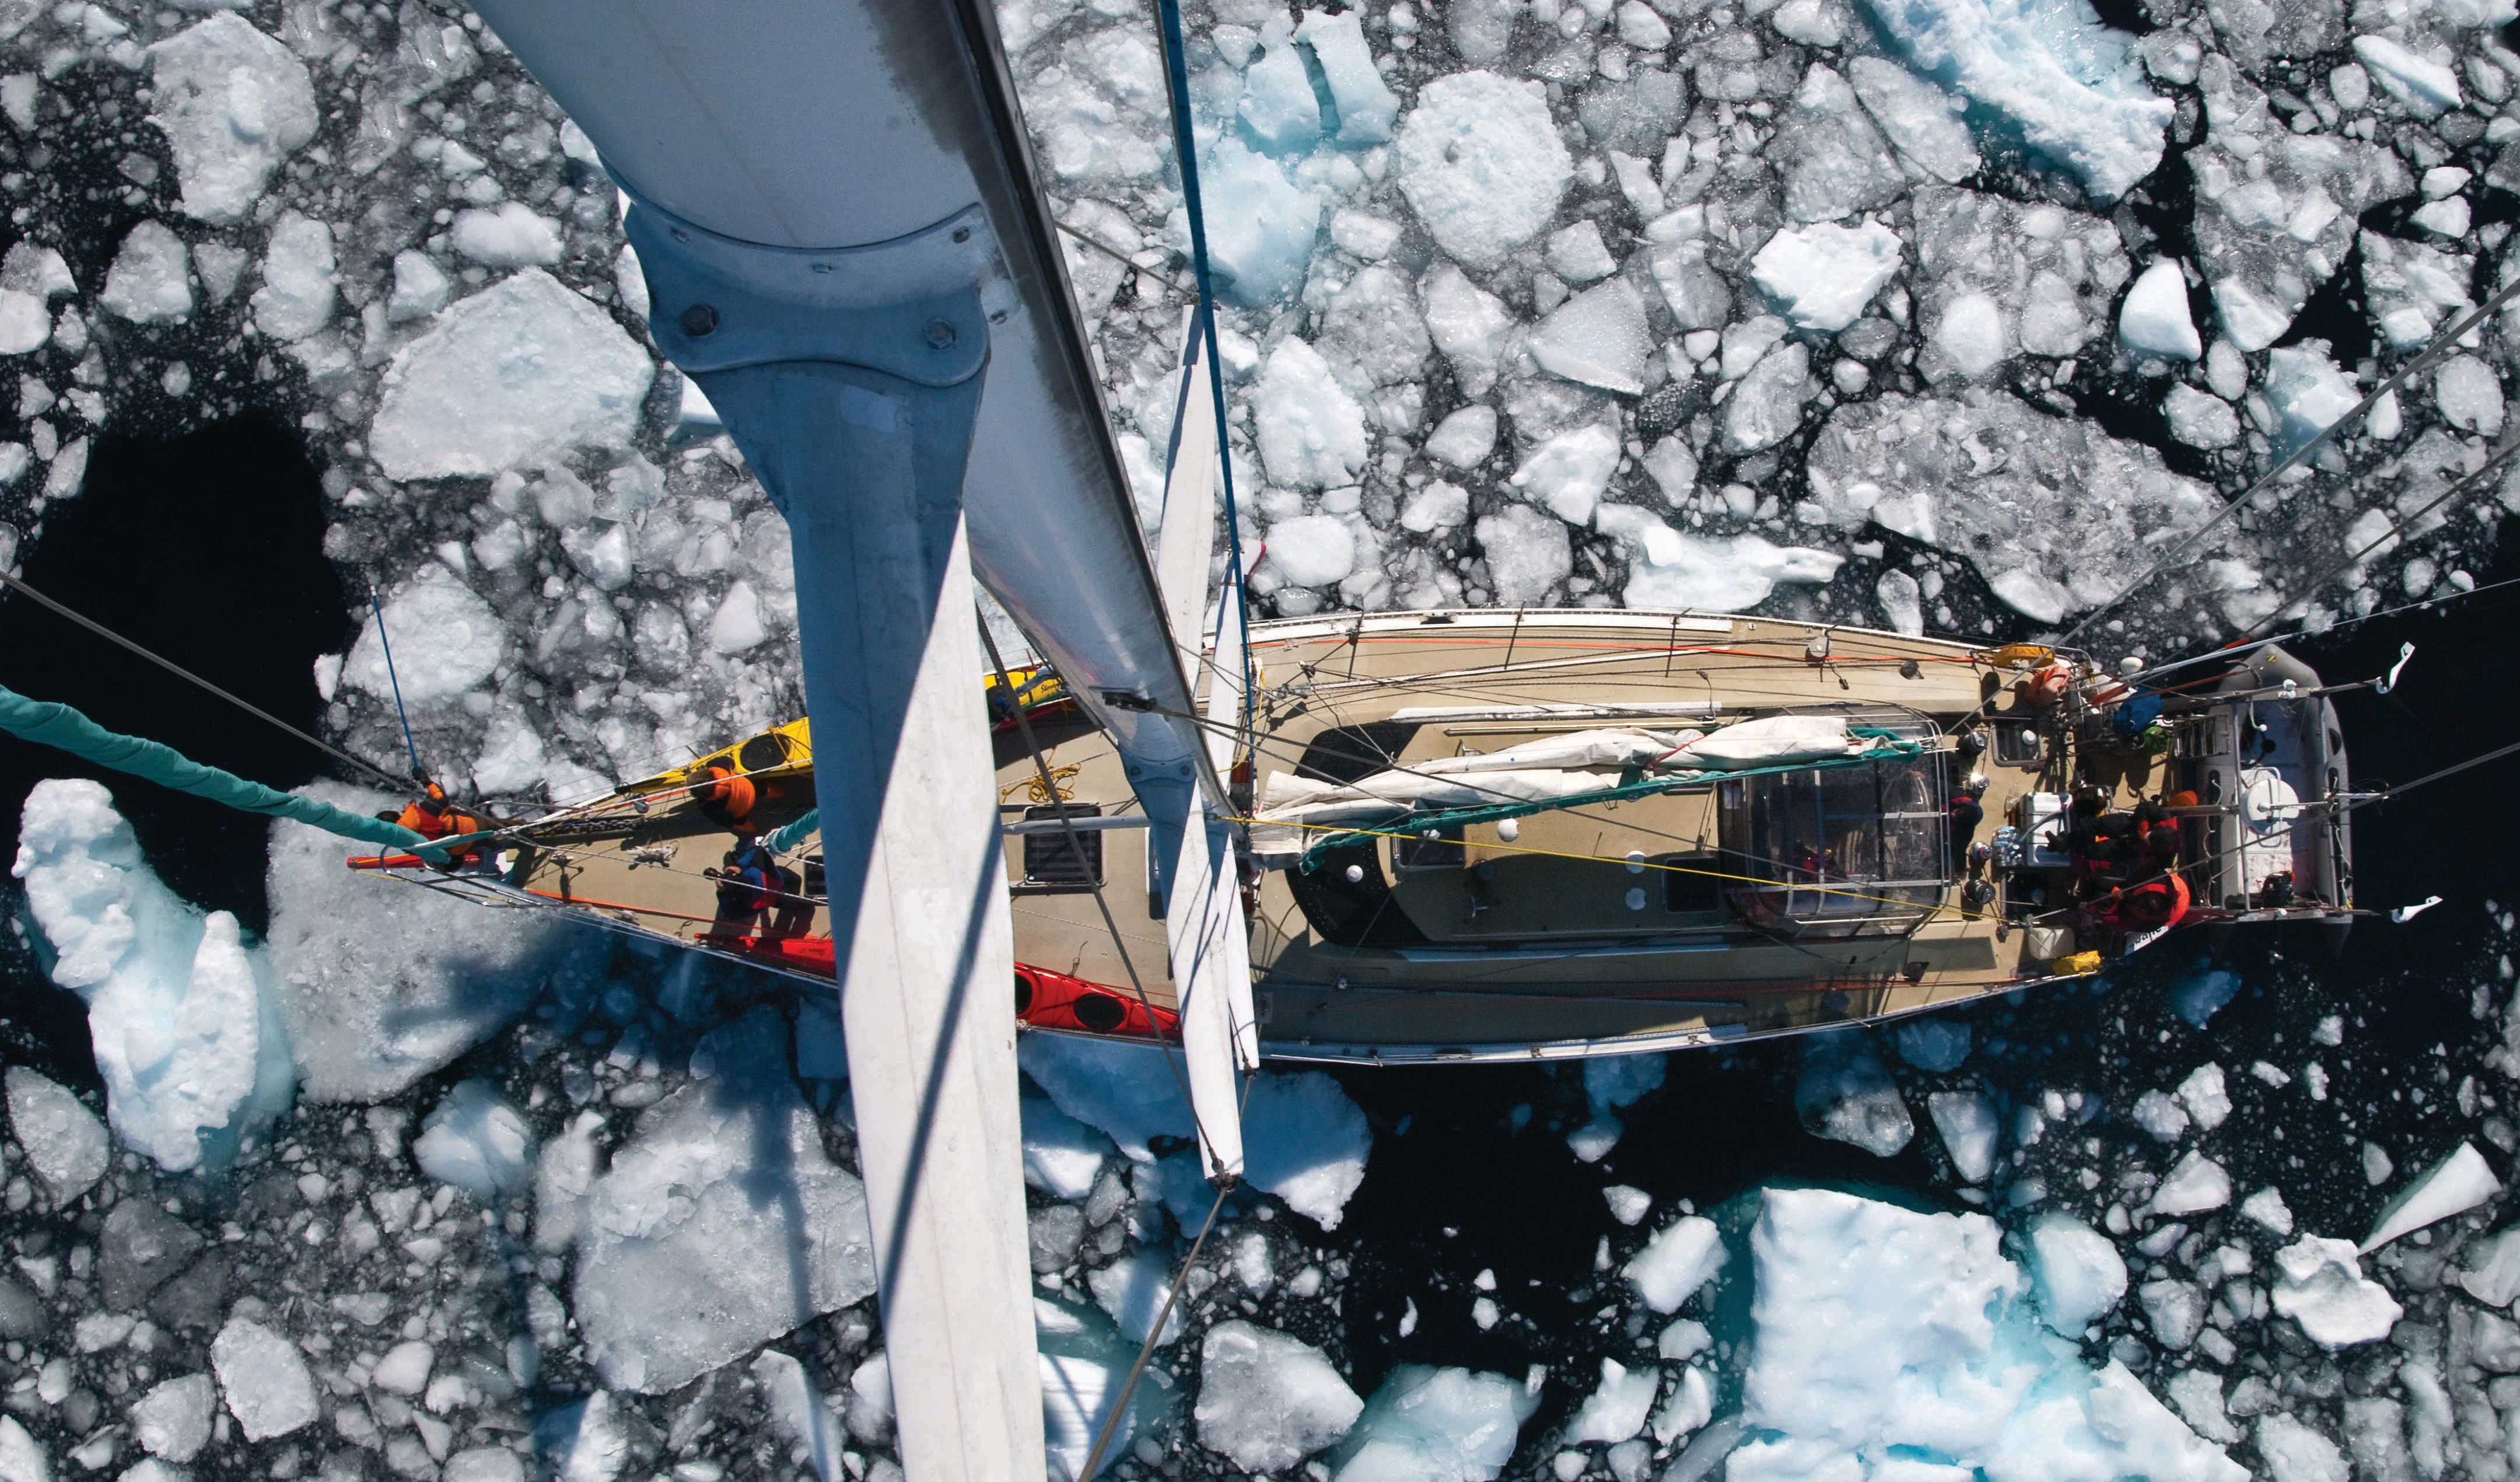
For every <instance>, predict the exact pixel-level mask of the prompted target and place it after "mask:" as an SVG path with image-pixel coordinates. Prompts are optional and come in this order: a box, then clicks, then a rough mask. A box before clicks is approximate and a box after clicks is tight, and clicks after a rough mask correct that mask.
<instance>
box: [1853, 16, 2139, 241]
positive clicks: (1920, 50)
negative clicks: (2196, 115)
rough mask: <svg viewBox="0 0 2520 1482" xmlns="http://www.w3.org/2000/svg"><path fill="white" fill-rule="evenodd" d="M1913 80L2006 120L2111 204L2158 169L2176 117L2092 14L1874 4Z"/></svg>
mask: <svg viewBox="0 0 2520 1482" xmlns="http://www.w3.org/2000/svg"><path fill="white" fill-rule="evenodd" d="M1871 6H1872V13H1873V14H1874V15H1875V16H1877V17H1879V18H1880V21H1881V25H1882V29H1883V30H1885V31H1887V32H1888V33H1889V36H1890V39H1891V40H1892V41H1893V42H1895V43H1896V44H1897V45H1898V46H1899V48H1900V49H1901V50H1902V51H1905V52H1906V53H1907V54H1908V59H1909V61H1911V62H1912V63H1913V64H1914V65H1915V67H1916V68H1917V70H1919V71H1921V72H1923V73H1925V74H1926V75H1928V76H1931V77H1933V78H1935V79H1936V80H1938V81H1940V82H1942V83H1944V84H1945V85H1946V86H1950V87H1953V88H1957V89H1958V91H1960V92H1962V93H1965V94H1966V95H1968V97H1969V98H1970V100H1971V101H1973V102H1976V103H1978V104H1981V105H1983V106H1984V107H1986V108H1988V109H1990V110H1992V111H1994V112H1997V113H1999V114H2002V115H2003V118H2004V119H2005V120H2006V121H2007V122H2008V123H2010V124H2011V126H2012V127H2014V128H2016V129H2018V130H2020V132H2021V137H2022V138H2023V139H2024V140H2026V141H2027V142H2028V143H2029V145H2030V147H2031V148H2033V149H2035V150H2037V151H2039V152H2040V153H2042V154H2044V155H2047V156H2048V157H2051V158H2053V159H2055V160H2057V161H2058V162H2059V163H2061V164H2063V165H2065V166H2066V167H2067V168H2069V169H2071V170H2073V171H2074V172H2075V173H2076V174H2078V175H2080V176H2082V177H2083V181H2084V183H2085V184H2086V185H2088V186H2090V187H2091V190H2092V193H2093V195H2095V196H2097V197H2099V198H2100V199H2102V200H2104V201H2114V200H2116V199H2117V198H2118V197H2120V196H2123V195H2125V194H2126V193H2127V192H2128V191H2129V190H2130V189H2132V188H2133V187H2134V186H2135V184H2136V182H2137V181H2138V180H2141V179H2142V178H2143V177H2144V176H2146V175H2149V174H2151V173H2152V171H2153V167H2154V166H2155V165H2157V164H2159V163H2160V162H2161V152H2162V138H2163V135H2164V133H2165V132H2166V131H2167V130H2168V128H2169V125H2170V119H2171V113H2172V107H2171V104H2170V102H2169V100H2167V99H2163V98H2156V97H2154V96H2153V95H2152V93H2151V92H2150V91H2149V90H2148V89H2147V88H2145V87H2144V85H2143V82H2142V80H2141V69H2140V67H2138V66H2137V65H2136V64H2135V63H2134V61H2133V60H2132V59H2131V58H2130V57H2129V56H2128V55H2127V49H2126V47H2125V44H2124V43H2123V42H2122V41H2120V40H2118V39H2117V38H2116V37H2115V36H2114V35H2113V34H2111V33H2110V32H2109V31H2108V30H2107V29H2106V28H2105V27H2104V26H2102V25H2101V24H2100V23H2099V20H2098V18H2097V17H2096V16H2094V15H2093V13H2092V10H2091V7H2090V6H2089V5H2088V4H2078V5H2075V6H2073V7H2071V8H2070V9H2069V8H2066V7H2060V6H2040V5H2034V4H2029V3H2025V0H1871Z"/></svg>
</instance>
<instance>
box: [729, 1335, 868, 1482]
mask: <svg viewBox="0 0 2520 1482" xmlns="http://www.w3.org/2000/svg"><path fill="white" fill-rule="evenodd" d="M751 1373H752V1380H753V1382H754V1383H756V1384H758V1385H760V1386H761V1395H762V1398H763V1400H764V1401H766V1402H767V1404H768V1408H769V1411H770V1417H771V1419H772V1420H773V1421H774V1422H776V1423H777V1425H778V1426H779V1429H780V1432H781V1433H782V1434H783V1435H785V1436H787V1440H788V1442H789V1443H790V1444H791V1445H795V1446H800V1447H802V1448H804V1451H805V1461H806V1464H807V1465H808V1466H811V1467H812V1468H813V1470H814V1475H815V1476H816V1477H818V1478H820V1479H821V1482H842V1479H843V1478H845V1477H847V1476H848V1475H849V1473H848V1471H847V1470H846V1463H845V1462H843V1461H842V1460H840V1456H841V1453H842V1452H843V1451H845V1450H846V1449H847V1447H848V1439H849V1438H848V1433H847V1432H846V1431H845V1430H843V1429H842V1428H841V1424H840V1417H839V1416H838V1415H834V1414H832V1408H831V1407H830V1406H827V1405H826V1404H824V1402H823V1397H822V1395H820V1394H819V1393H817V1392H816V1390H815V1388H814V1380H813V1377H812V1375H810V1374H808V1373H806V1372H805V1366H804V1365H802V1364H799V1363H797V1362H796V1360H795V1359H794V1358H793V1357H791V1356H789V1355H787V1354H784V1353H781V1352H779V1351H778V1350H777V1349H768V1350H765V1351H764V1352H763V1353H762V1354H761V1356H760V1357H759V1358H756V1359H754V1360H753V1361H752V1364H751Z"/></svg>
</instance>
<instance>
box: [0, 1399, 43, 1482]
mask: <svg viewBox="0 0 2520 1482" xmlns="http://www.w3.org/2000/svg"><path fill="white" fill-rule="evenodd" d="M0 1482H53V1463H52V1461H51V1460H50V1459H49V1458H47V1457H46V1456H45V1455H44V1448H43V1445H42V1443H40V1442H38V1441H37V1440H36V1439H35V1438H34V1437H33V1436H31V1435H28V1434H27V1433H26V1427H24V1426H23V1425H21V1424H19V1423H18V1417H17V1416H16V1415H0Z"/></svg>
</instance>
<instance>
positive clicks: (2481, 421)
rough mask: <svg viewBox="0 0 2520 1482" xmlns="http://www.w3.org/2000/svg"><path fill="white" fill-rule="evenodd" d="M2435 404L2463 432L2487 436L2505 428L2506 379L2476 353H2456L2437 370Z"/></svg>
mask: <svg viewBox="0 0 2520 1482" xmlns="http://www.w3.org/2000/svg"><path fill="white" fill-rule="evenodd" d="M2433 404H2434V405H2435V406H2437V407H2439V408H2441V414H2442V420H2443V421H2445V422H2448V423H2449V424H2450V425H2451V426H2452V427H2456V428H2458V429H2459V430H2460V431H2462V432H2476V433H2481V434H2482V435H2484V436H2487V437H2496V436H2499V435H2500V434H2501V432H2502V381H2501V378H2499V377H2498V376H2496V375H2495V374H2494V368H2493V367H2492V366H2489V365H2487V364H2486V363H2485V362H2484V361H2482V360H2479V359H2477V358H2476V357H2475V356H2473V355H2453V356H2452V357H2451V358H2450V359H2448V360H2446V361H2444V362H2442V365H2441V369H2440V370H2438V371H2435V372H2434V373H2433Z"/></svg>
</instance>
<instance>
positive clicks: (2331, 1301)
mask: <svg viewBox="0 0 2520 1482" xmlns="http://www.w3.org/2000/svg"><path fill="white" fill-rule="evenodd" d="M2275 1272H2276V1279H2275V1284H2274V1289H2273V1292H2272V1293H2271V1294H2270V1295H2271V1296H2272V1298H2273V1302H2274V1309H2275V1311H2276V1312H2279V1313H2281V1314H2283V1315H2284V1316H2285V1317H2287V1318H2290V1319H2292V1320H2293V1321H2294V1322H2296V1323H2299V1324H2300V1325H2301V1330H2302V1331H2303V1332H2305V1333H2307V1334H2309V1335H2310V1338H2311V1340H2312V1341H2313V1342H2316V1343H2318V1344H2321V1345H2323V1346H2324V1347H2327V1348H2345V1347H2349V1346H2351V1345H2353V1344H2356V1343H2376V1342H2378V1341H2380V1340H2381V1339H2383V1338H2385V1337H2387V1336H2388V1335H2389V1329H2390V1328H2392V1327H2394V1326H2396V1325H2397V1322H2398V1319H2399V1317H2400V1315H2401V1314H2403V1313H2404V1311H2405V1309H2404V1308H2402V1307H2400V1306H2399V1305H2398V1304H2397V1302H2396V1301H2395V1300H2393V1299H2392V1298H2391V1297H2390V1295H2389V1292H2388V1288H2386V1287H2384V1286H2382V1285H2381V1284H2380V1283H2379V1282H2377V1281H2372V1280H2365V1279H2364V1278H2363V1263H2362V1262H2361V1261H2360V1260H2358V1259H2357V1258H2356V1253H2355V1249H2354V1242H2353V1241H2351V1240H2332V1239H2327V1238H2324V1237H2322V1236H2319V1235H2303V1236H2302V1237H2301V1238H2300V1239H2298V1240H2295V1241H2293V1242H2292V1243H2291V1244H2289V1245H2287V1246H2285V1247H2284V1248H2283V1249H2281V1250H2279V1251H2276V1252H2275Z"/></svg>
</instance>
